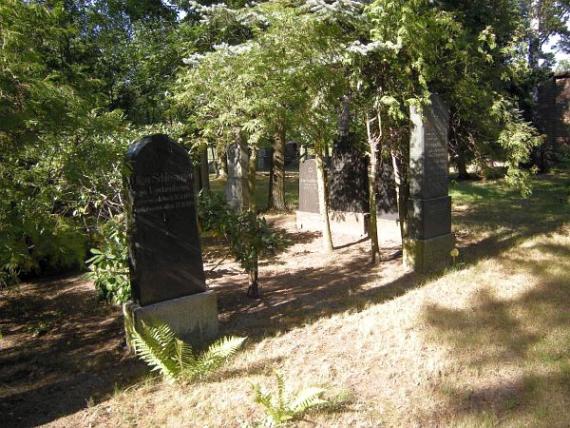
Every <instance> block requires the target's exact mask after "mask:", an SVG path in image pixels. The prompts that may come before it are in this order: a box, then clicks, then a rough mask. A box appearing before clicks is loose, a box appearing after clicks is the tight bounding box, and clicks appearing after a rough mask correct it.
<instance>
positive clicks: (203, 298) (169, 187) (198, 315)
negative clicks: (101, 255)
mask: <svg viewBox="0 0 570 428" xmlns="http://www.w3.org/2000/svg"><path fill="white" fill-rule="evenodd" d="M127 161H128V164H129V166H130V175H129V176H128V177H127V180H126V181H127V184H128V208H129V209H128V219H129V220H128V240H129V266H130V275H131V286H132V293H133V299H134V305H131V309H130V310H131V311H132V312H133V313H134V315H135V320H137V321H138V320H140V319H152V320H157V321H163V322H166V323H168V324H169V325H170V326H171V327H172V328H173V329H174V331H175V332H176V333H177V334H178V335H179V336H181V337H183V338H185V339H187V340H190V341H192V342H202V341H205V340H207V339H209V338H212V337H213V336H215V334H216V333H217V307H216V297H215V295H214V294H213V293H212V292H211V291H208V290H207V287H206V282H205V277H204V268H203V265H202V252H201V248H200V237H199V235H198V228H197V219H196V209H195V199H194V192H193V189H192V187H193V186H192V165H191V162H190V158H189V156H188V153H187V152H186V150H185V149H184V148H183V147H182V146H180V145H179V144H177V143H175V142H173V141H172V140H170V139H169V138H168V137H167V136H166V135H161V134H157V135H152V136H149V137H145V138H143V139H141V140H140V141H138V142H136V143H134V144H132V145H131V146H130V147H129V150H128V153H127Z"/></svg>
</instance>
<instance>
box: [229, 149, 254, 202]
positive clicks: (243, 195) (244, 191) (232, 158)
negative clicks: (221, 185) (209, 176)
mask: <svg viewBox="0 0 570 428" xmlns="http://www.w3.org/2000/svg"><path fill="white" fill-rule="evenodd" d="M227 155H228V179H227V181H226V188H225V193H226V201H227V202H228V205H229V206H230V207H231V208H233V209H234V210H238V211H244V210H247V209H248V207H249V198H250V194H249V188H248V184H247V173H248V168H249V166H248V164H249V153H248V150H247V146H246V144H245V143H244V142H241V141H240V142H239V143H235V144H232V145H230V146H229V147H228V151H227Z"/></svg>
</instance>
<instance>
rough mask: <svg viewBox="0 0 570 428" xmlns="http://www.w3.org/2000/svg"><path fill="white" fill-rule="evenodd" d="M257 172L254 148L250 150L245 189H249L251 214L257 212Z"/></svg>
mask: <svg viewBox="0 0 570 428" xmlns="http://www.w3.org/2000/svg"><path fill="white" fill-rule="evenodd" d="M256 171H257V150H256V149H255V147H252V148H251V153H250V155H249V169H248V171H247V187H248V189H249V210H250V211H251V212H254V213H255V212H256V211H257V206H256V203H255V184H256V182H255V177H256V175H255V173H256Z"/></svg>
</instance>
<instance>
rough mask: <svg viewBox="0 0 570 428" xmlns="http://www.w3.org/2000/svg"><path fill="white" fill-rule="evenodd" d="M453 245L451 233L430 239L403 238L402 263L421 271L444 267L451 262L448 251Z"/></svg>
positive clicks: (437, 269) (432, 270)
mask: <svg viewBox="0 0 570 428" xmlns="http://www.w3.org/2000/svg"><path fill="white" fill-rule="evenodd" d="M454 245H455V237H454V236H453V234H448V235H443V236H438V237H436V238H431V239H406V240H404V265H405V266H406V267H407V268H409V269H413V270H414V271H416V272H421V273H427V272H436V271H439V270H442V269H445V268H446V267H447V266H449V265H450V263H451V255H450V252H451V250H452V249H453V247H454Z"/></svg>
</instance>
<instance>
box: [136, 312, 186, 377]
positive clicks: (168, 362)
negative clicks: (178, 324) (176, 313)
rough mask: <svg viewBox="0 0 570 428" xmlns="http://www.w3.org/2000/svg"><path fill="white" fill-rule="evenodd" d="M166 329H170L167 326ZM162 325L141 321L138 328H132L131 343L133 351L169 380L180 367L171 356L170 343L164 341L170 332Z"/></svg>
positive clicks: (175, 374)
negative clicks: (156, 325) (154, 325)
mask: <svg viewBox="0 0 570 428" xmlns="http://www.w3.org/2000/svg"><path fill="white" fill-rule="evenodd" d="M166 329H168V330H170V329H169V327H168V326H166ZM166 329H165V328H164V326H162V325H161V326H158V327H153V326H148V325H146V324H145V323H141V328H140V329H133V330H132V336H131V340H132V344H133V347H134V350H135V353H136V354H137V355H138V356H139V357H140V358H141V359H142V360H143V361H144V362H145V363H147V364H148V365H149V366H150V367H151V370H152V371H159V372H160V373H161V374H162V375H164V376H165V377H166V378H168V379H170V380H174V379H175V378H176V376H177V375H178V373H179V371H180V369H179V367H178V366H177V364H176V361H175V360H173V359H172V358H171V355H172V354H171V351H170V349H171V348H172V346H173V345H172V343H167V342H165V340H166V337H168V336H170V333H169V332H168V331H167V330H166Z"/></svg>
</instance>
